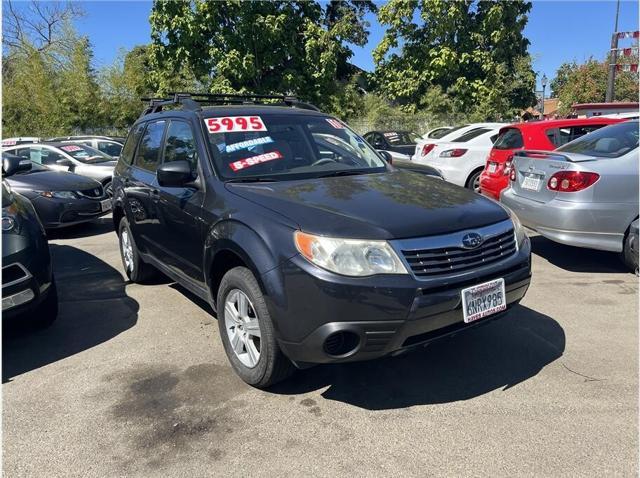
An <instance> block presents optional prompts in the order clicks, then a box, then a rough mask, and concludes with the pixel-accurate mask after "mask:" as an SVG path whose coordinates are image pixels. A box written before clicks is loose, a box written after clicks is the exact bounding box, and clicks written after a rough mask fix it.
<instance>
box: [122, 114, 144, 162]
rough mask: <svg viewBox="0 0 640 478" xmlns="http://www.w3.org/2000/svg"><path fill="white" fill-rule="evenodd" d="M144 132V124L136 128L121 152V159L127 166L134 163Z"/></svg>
mask: <svg viewBox="0 0 640 478" xmlns="http://www.w3.org/2000/svg"><path fill="white" fill-rule="evenodd" d="M142 131H144V123H141V124H139V125H137V126H135V127H134V128H133V129H132V130H131V132H130V133H129V136H128V137H127V140H126V141H125V143H124V146H123V148H122V151H121V152H120V159H121V160H122V161H124V162H125V163H127V164H131V163H132V162H133V153H134V151H135V149H136V146H137V145H138V141H139V140H140V136H142Z"/></svg>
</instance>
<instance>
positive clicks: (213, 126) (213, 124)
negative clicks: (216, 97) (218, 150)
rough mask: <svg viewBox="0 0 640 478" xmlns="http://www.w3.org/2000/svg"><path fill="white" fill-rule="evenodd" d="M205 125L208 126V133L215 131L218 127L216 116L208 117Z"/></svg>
mask: <svg viewBox="0 0 640 478" xmlns="http://www.w3.org/2000/svg"><path fill="white" fill-rule="evenodd" d="M207 127H208V128H209V133H215V132H216V131H218V130H219V129H220V123H218V118H209V119H208V120H207Z"/></svg>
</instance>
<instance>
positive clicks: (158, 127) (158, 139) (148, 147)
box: [133, 121, 166, 172]
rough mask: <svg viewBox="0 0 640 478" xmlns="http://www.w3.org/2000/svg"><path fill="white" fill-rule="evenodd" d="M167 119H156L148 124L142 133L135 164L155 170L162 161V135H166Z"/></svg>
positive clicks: (148, 169) (151, 170)
mask: <svg viewBox="0 0 640 478" xmlns="http://www.w3.org/2000/svg"><path fill="white" fill-rule="evenodd" d="M165 124H166V122H165V121H154V122H152V123H149V124H148V125H147V129H146V130H145V132H144V135H142V139H141V140H140V145H139V146H138V150H137V151H136V157H135V160H134V163H133V164H134V165H135V166H137V167H139V168H141V169H146V170H147V171H150V172H155V170H156V168H157V167H158V162H159V161H160V150H161V146H162V136H163V135H164V127H165Z"/></svg>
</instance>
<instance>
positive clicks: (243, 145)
mask: <svg viewBox="0 0 640 478" xmlns="http://www.w3.org/2000/svg"><path fill="white" fill-rule="evenodd" d="M269 143H273V139H271V136H262V137H260V138H254V139H248V140H246V141H240V142H239V143H234V144H229V145H227V146H226V147H225V151H226V152H227V153H233V152H234V151H240V150H241V149H248V148H251V147H253V146H258V145H260V144H269Z"/></svg>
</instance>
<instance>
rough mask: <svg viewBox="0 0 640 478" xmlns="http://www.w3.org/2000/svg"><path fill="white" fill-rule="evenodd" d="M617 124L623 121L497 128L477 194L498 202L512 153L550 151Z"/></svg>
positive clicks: (506, 182)
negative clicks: (533, 150)
mask: <svg viewBox="0 0 640 478" xmlns="http://www.w3.org/2000/svg"><path fill="white" fill-rule="evenodd" d="M620 121H623V120H620V119H614V118H602V117H597V116H596V117H591V118H578V119H564V120H548V121H536V122H531V123H515V124H512V125H509V126H505V127H504V128H502V129H500V133H499V135H498V138H497V139H496V142H495V143H494V144H493V148H492V149H491V152H490V153H489V157H488V158H487V163H486V164H485V167H484V171H482V174H481V175H480V191H481V192H482V194H484V195H485V196H488V197H490V198H492V199H498V200H499V199H500V192H501V191H502V190H503V189H505V188H506V187H507V186H508V185H509V173H510V172H511V159H512V158H513V153H514V151H517V150H520V149H538V150H544V151H552V150H554V149H556V148H558V147H560V146H562V145H563V144H566V143H568V142H569V141H573V140H574V139H576V138H579V137H580V136H583V135H585V134H587V133H591V132H592V131H595V130H597V129H598V128H602V127H603V126H606V125H609V124H613V123H619V122H620Z"/></svg>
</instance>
